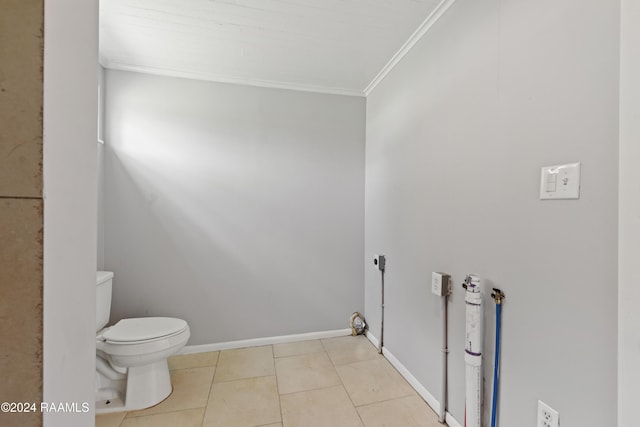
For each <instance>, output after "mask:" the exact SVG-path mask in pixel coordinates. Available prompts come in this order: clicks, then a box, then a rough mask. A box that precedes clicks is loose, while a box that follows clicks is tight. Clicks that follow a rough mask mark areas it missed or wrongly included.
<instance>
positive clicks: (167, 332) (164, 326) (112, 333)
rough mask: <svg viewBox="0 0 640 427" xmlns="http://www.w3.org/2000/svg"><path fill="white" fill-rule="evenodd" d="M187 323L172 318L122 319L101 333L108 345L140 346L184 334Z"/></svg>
mask: <svg viewBox="0 0 640 427" xmlns="http://www.w3.org/2000/svg"><path fill="white" fill-rule="evenodd" d="M187 328H188V325H187V322H185V321H184V320H182V319H175V318H172V317H141V318H134V319H122V320H120V321H119V322H118V323H116V324H115V325H113V326H112V327H110V328H106V329H105V330H104V332H103V333H102V339H103V340H104V341H105V342H107V343H109V344H115V345H118V344H125V345H133V344H141V343H147V342H152V341H157V340H163V339H167V338H170V337H172V336H174V335H178V334H180V333H182V332H184V330H185V329H187Z"/></svg>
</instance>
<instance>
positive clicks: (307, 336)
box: [178, 328, 351, 354]
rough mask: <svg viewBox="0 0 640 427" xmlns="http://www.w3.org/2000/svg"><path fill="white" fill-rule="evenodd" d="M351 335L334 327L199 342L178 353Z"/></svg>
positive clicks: (203, 351)
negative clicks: (316, 330) (240, 338)
mask: <svg viewBox="0 0 640 427" xmlns="http://www.w3.org/2000/svg"><path fill="white" fill-rule="evenodd" d="M345 335H351V329H350V328H346V329H336V330H333V331H320V332H308V333H304V334H293V335H282V336H277V337H264V338H253V339H248V340H239V341H228V342H219V343H214V344H200V345H188V346H185V347H184V348H183V349H182V350H180V351H179V352H178V354H193V353H205V352H207V351H220V350H232V349H234V348H246V347H259V346H261V345H271V344H283V343H288V342H295V341H309V340H318V339H322V338H334V337H343V336H345Z"/></svg>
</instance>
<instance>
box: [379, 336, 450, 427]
mask: <svg viewBox="0 0 640 427" xmlns="http://www.w3.org/2000/svg"><path fill="white" fill-rule="evenodd" d="M367 338H368V339H369V341H371V344H373V345H374V346H375V347H376V348H378V338H376V337H375V336H374V335H373V334H371V333H370V332H369V331H367ZM382 355H383V356H384V357H385V358H386V359H387V360H388V361H389V363H391V365H393V367H394V368H396V370H397V371H398V372H399V373H400V375H402V376H403V377H404V379H405V380H407V382H408V383H409V384H411V387H413V388H414V389H415V391H417V392H418V394H419V395H420V396H421V397H422V398H423V399H424V401H425V402H427V405H429V406H430V407H431V409H433V410H434V411H435V413H436V414H437V413H439V411H440V402H439V401H438V400H437V399H436V398H435V397H434V396H433V394H431V393H429V391H428V390H427V389H426V388H425V387H424V386H423V385H422V384H420V382H419V381H418V380H417V379H416V377H414V376H413V374H411V372H409V370H408V369H407V368H406V367H405V366H404V365H403V364H402V363H401V362H400V361H399V360H398V359H397V358H396V357H395V356H394V355H393V353H391V352H390V351H389V350H387V348H386V347H383V348H382ZM445 421H446V422H447V424H448V425H449V427H462V424H460V423H459V422H458V421H457V420H456V419H455V418H453V415H451V414H450V413H449V412H447V413H446V418H445Z"/></svg>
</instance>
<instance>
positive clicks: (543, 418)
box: [537, 400, 560, 427]
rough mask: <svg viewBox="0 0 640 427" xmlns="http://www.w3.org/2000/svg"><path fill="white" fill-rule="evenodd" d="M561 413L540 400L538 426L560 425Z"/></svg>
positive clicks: (553, 426)
mask: <svg viewBox="0 0 640 427" xmlns="http://www.w3.org/2000/svg"><path fill="white" fill-rule="evenodd" d="M559 426H560V415H559V414H558V411H556V410H555V409H553V408H551V406H549V405H547V404H546V403H544V402H543V401H541V400H538V424H537V427H559Z"/></svg>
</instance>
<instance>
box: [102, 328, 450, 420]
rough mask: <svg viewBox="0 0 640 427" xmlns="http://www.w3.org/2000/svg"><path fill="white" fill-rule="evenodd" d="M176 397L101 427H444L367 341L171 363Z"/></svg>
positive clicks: (221, 354)
mask: <svg viewBox="0 0 640 427" xmlns="http://www.w3.org/2000/svg"><path fill="white" fill-rule="evenodd" d="M169 368H170V369H171V379H172V383H173V392H172V394H171V395H170V396H169V397H168V398H167V399H166V400H164V401H163V402H161V403H159V404H158V405H156V406H154V407H152V408H148V409H144V410H140V411H131V412H127V413H124V412H122V413H116V414H106V415H98V416H97V417H96V427H192V426H193V427H196V426H197V427H258V426H260V427H316V426H317V427H350V426H354V427H356V426H359V427H383V426H385V427H439V426H442V424H439V423H438V418H437V416H436V414H434V412H433V411H432V410H431V408H429V406H427V404H426V403H425V402H424V401H423V400H422V398H420V396H418V394H417V393H416V392H415V391H414V390H413V388H411V386H410V385H409V384H408V383H407V382H406V381H405V380H404V378H402V377H401V376H400V374H398V372H397V371H396V370H395V369H394V368H393V367H392V366H391V365H390V364H389V362H388V361H387V360H386V359H385V358H384V357H382V356H380V355H379V354H378V352H377V351H376V349H375V348H374V347H373V346H372V345H371V343H370V342H369V341H368V340H367V339H366V338H365V337H363V336H358V337H351V336H348V337H339V338H330V339H323V340H314V341H301V342H294V343H288V344H274V345H268V346H262V347H252V348H243V349H238V350H224V351H220V352H218V351H214V352H210V353H199V354H190V355H181V356H174V357H172V358H170V359H169Z"/></svg>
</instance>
